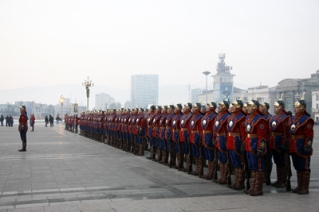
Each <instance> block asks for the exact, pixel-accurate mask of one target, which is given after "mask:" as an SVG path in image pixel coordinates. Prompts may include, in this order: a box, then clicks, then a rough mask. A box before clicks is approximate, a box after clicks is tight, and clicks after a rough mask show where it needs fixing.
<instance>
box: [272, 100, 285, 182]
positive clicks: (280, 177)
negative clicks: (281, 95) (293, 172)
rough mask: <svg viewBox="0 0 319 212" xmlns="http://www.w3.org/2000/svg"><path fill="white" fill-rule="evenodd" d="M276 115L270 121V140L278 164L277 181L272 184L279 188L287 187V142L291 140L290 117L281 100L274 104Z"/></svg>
mask: <svg viewBox="0 0 319 212" xmlns="http://www.w3.org/2000/svg"><path fill="white" fill-rule="evenodd" d="M274 113H275V115H274V116H273V117H271V119H270V121H269V127H270V131H271V133H270V140H269V151H270V152H271V155H273V157H274V162H275V164H276V171H277V180H276V182H274V183H271V185H272V186H276V187H278V188H283V187H286V183H287V170H286V165H285V153H286V151H287V144H288V143H287V142H288V139H289V125H288V124H289V117H288V116H287V112H286V111H285V104H284V102H283V101H282V99H279V100H278V101H276V102H275V104H274Z"/></svg>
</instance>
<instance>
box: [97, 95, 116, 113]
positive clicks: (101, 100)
mask: <svg viewBox="0 0 319 212" xmlns="http://www.w3.org/2000/svg"><path fill="white" fill-rule="evenodd" d="M114 101H115V100H114V98H113V97H111V96H110V95H109V94H106V93H100V94H96V95H95V110H106V109H109V106H110V105H111V104H113V103H114Z"/></svg>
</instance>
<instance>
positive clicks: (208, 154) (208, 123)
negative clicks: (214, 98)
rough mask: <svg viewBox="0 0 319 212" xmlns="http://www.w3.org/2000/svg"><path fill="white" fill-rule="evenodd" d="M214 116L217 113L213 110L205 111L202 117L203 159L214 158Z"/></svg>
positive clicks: (209, 159) (210, 159) (211, 159)
mask: <svg viewBox="0 0 319 212" xmlns="http://www.w3.org/2000/svg"><path fill="white" fill-rule="evenodd" d="M216 116H217V113H216V112H215V111H214V112H207V113H206V114H205V116H203V117H202V129H203V139H202V145H203V146H204V154H205V159H206V160H208V161H211V162H212V161H213V160H214V148H215V146H214V144H215V141H214V139H215V138H214V124H215V118H216Z"/></svg>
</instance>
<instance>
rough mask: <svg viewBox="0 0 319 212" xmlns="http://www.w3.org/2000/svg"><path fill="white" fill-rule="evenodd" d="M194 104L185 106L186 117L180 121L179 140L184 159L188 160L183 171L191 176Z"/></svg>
mask: <svg viewBox="0 0 319 212" xmlns="http://www.w3.org/2000/svg"><path fill="white" fill-rule="evenodd" d="M191 109H192V103H187V104H185V105H184V108H183V113H184V115H183V116H182V117H181V119H180V126H181V130H180V134H179V140H180V143H181V148H182V152H183V154H184V158H185V159H186V166H185V168H184V169H183V171H184V172H188V173H189V174H190V173H191V172H192V170H193V169H192V163H193V155H192V150H191V148H190V141H189V135H190V133H191V129H190V119H191V117H192V113H191Z"/></svg>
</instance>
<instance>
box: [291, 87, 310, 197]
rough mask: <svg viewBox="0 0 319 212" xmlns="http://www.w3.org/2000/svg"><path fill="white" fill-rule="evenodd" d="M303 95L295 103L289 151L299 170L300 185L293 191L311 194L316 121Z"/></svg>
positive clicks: (298, 180) (295, 166)
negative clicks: (311, 158) (314, 126)
mask: <svg viewBox="0 0 319 212" xmlns="http://www.w3.org/2000/svg"><path fill="white" fill-rule="evenodd" d="M304 94H305V93H303V97H302V98H301V99H300V100H298V101H297V102H296V103H295V105H294V113H295V115H294V116H293V117H291V119H290V124H289V127H290V134H291V137H290V146H289V152H290V154H291V157H292V162H293V165H294V168H295V170H296V171H297V182H298V186H297V187H296V188H295V189H293V190H292V193H298V194H309V181H310V173H311V169H310V157H311V155H312V153H313V148H312V143H313V137H314V131H313V125H314V121H313V119H312V118H311V117H310V115H309V114H308V112H307V111H306V107H307V105H306V101H305V100H304Z"/></svg>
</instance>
